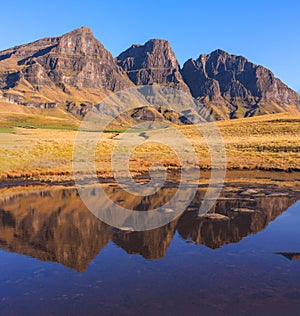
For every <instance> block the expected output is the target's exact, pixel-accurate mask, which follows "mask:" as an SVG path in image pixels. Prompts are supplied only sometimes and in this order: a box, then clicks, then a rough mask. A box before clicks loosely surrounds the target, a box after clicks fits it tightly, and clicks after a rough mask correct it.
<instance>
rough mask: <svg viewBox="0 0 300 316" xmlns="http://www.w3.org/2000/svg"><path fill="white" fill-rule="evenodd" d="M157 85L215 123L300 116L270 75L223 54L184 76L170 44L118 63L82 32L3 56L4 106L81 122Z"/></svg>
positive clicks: (155, 44)
mask: <svg viewBox="0 0 300 316" xmlns="http://www.w3.org/2000/svg"><path fill="white" fill-rule="evenodd" d="M155 84H157V85H163V86H168V87H172V88H175V89H178V90H181V91H183V92H185V93H187V96H189V97H191V96H193V97H194V98H197V99H198V100H199V101H200V102H201V103H202V104H203V105H204V106H206V107H207V108H208V109H209V111H210V113H212V114H211V115H212V118H216V119H228V118H239V117H247V116H254V115H261V114H268V113H278V112H284V111H299V110H300V96H299V95H298V94H297V93H296V92H294V91H293V90H291V89H290V88H288V87H287V86H286V85H285V84H284V83H282V82H281V81H280V80H279V79H277V78H275V77H274V75H273V73H272V72H271V71H270V70H268V69H266V68H264V67H262V66H258V65H255V64H253V63H251V62H249V61H248V60H247V59H246V58H244V57H242V56H235V55H230V54H228V53H226V52H224V51H222V50H216V51H214V52H212V53H210V54H208V55H200V57H199V58H198V59H197V60H193V59H189V60H188V61H187V62H186V63H185V64H184V66H183V68H182V69H181V68H180V66H179V63H178V61H177V59H176V56H175V54H174V52H173V51H172V49H171V46H170V43H169V42H168V41H166V40H158V39H152V40H149V41H148V42H146V43H145V44H144V45H132V46H131V47H130V48H129V49H127V50H126V51H124V52H123V53H121V54H120V55H119V56H118V57H117V58H116V59H114V58H113V57H112V55H111V53H110V52H108V51H107V50H106V49H105V48H104V46H103V45H102V44H101V43H100V42H99V41H98V40H97V39H95V38H94V36H93V33H92V31H91V30H90V29H89V28H88V27H82V28H79V29H76V30H74V31H72V32H69V33H67V34H65V35H62V36H59V37H51V38H44V39H41V40H38V41H36V42H33V43H29V44H26V45H20V46H16V47H13V48H10V49H7V50H5V51H2V52H0V96H1V99H2V100H3V101H6V102H13V103H18V104H23V105H30V106H39V107H42V108H49V107H50V108H51V107H54V106H61V107H63V108H65V109H66V110H69V111H70V112H72V113H73V114H80V115H84V114H85V113H86V112H87V110H88V109H89V108H90V107H92V106H93V105H95V104H98V103H99V102H100V101H101V100H102V99H103V98H104V97H105V96H106V95H108V94H110V93H111V92H115V91H119V90H122V89H124V88H129V87H134V85H155ZM188 104H190V103H188ZM83 108H84V111H83Z"/></svg>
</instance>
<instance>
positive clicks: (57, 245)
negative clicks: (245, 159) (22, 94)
mask: <svg viewBox="0 0 300 316" xmlns="http://www.w3.org/2000/svg"><path fill="white" fill-rule="evenodd" d="M108 189H109V190H111V193H112V195H114V196H115V198H116V200H118V201H120V203H126V197H124V196H123V193H122V192H120V190H119V189H118V188H116V187H115V186H111V187H109V188H108ZM173 190H174V188H165V189H164V190H162V192H161V193H160V194H159V195H158V196H156V197H155V199H154V200H153V201H152V200H151V199H150V200H149V199H148V200H147V199H146V200H145V199H144V200H141V201H136V200H134V201H133V200H129V201H128V200H127V203H131V206H134V207H135V208H136V209H139V210H142V209H143V208H145V207H146V208H149V207H155V206H156V205H157V204H159V203H160V202H163V201H165V199H166V198H167V197H169V196H172V194H173ZM203 191H204V190H203V189H202V188H200V189H199V191H198V194H197V195H196V197H195V199H194V200H193V202H192V204H191V205H190V207H189V208H188V209H187V210H186V211H185V212H184V213H183V214H182V215H181V216H180V217H179V218H177V219H176V220H174V221H173V222H171V223H169V224H168V225H166V226H164V227H161V228H158V229H155V230H151V231H145V232H130V231H127V232H124V231H120V230H117V229H114V228H113V227H111V226H109V225H107V224H105V223H103V222H101V221H100V220H98V219H97V218H96V217H95V216H94V215H93V214H91V213H90V212H89V211H88V210H87V209H86V208H85V206H84V205H83V203H82V202H81V200H80V198H79V197H78V194H77V192H76V190H75V189H72V188H51V189H50V188H44V189H42V190H40V189H39V190H37V189H34V188H33V189H32V190H26V191H24V192H23V191H22V190H21V191H18V192H16V190H15V191H13V190H6V191H5V192H4V193H3V192H2V194H1V199H0V247H1V249H2V250H0V269H1V270H0V271H1V274H0V304H1V305H0V314H1V315H40V314H44V315H51V314H52V315H53V314H56V315H66V314H67V315H82V314H88V315H123V314H124V315H139V314H143V315H153V314H155V315H187V314H189V315H243V314H244V315H252V314H254V313H255V315H265V314H272V315H286V314H289V315H298V311H299V308H300V261H299V260H298V259H299V258H300V255H299V254H298V253H300V230H299V227H300V201H298V199H299V196H300V195H299V192H297V191H293V190H292V189H288V188H283V187H278V186H276V185H269V186H266V185H264V186H262V185H254V184H251V185H249V184H247V185H241V186H239V187H238V186H235V185H229V184H228V185H227V186H226V188H225V189H224V192H223V194H222V197H221V198H220V200H219V201H218V202H217V204H216V206H215V208H214V209H213V210H212V212H213V213H215V214H218V215H207V216H204V217H202V218H198V217H197V216H196V215H197V207H198V206H199V203H200V202H201V198H202V197H203V194H204V192H203ZM132 204H134V205H132Z"/></svg>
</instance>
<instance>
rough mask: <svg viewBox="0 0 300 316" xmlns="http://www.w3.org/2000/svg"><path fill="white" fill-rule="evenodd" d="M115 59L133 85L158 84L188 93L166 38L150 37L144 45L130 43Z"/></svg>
mask: <svg viewBox="0 0 300 316" xmlns="http://www.w3.org/2000/svg"><path fill="white" fill-rule="evenodd" d="M117 61H118V65H120V66H121V67H122V68H123V69H124V70H125V71H126V72H127V75H128V77H129V78H130V79H131V81H132V82H133V83H134V84H135V85H151V84H160V85H166V86H169V87H172V88H176V89H180V90H182V91H184V92H186V93H189V88H188V87H187V85H186V84H185V83H184V81H183V79H182V76H181V73H180V67H179V63H178V61H177V59H176V56H175V54H174V52H173V51H172V48H171V46H170V43H169V42H168V41H166V40H159V39H152V40H149V41H148V42H147V43H145V44H144V45H136V44H135V45H132V46H131V47H130V48H128V49H127V50H126V51H124V52H123V53H121V54H120V55H119V56H118V57H117Z"/></svg>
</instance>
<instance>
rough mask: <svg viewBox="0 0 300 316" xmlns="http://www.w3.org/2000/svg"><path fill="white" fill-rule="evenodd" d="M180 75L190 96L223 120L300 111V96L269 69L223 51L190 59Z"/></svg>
mask: <svg viewBox="0 0 300 316" xmlns="http://www.w3.org/2000/svg"><path fill="white" fill-rule="evenodd" d="M182 76H183V79H184V80H185V82H186V83H187V85H188V86H189V88H190V90H191V93H192V95H193V97H195V98H198V99H200V100H202V102H204V103H206V104H211V105H212V106H215V107H214V109H215V111H216V112H218V113H219V114H220V116H221V117H223V118H226V116H229V118H236V117H245V116H253V115H258V114H267V113H277V112H284V111H289V110H299V109H300V96H299V95H298V94H297V93H296V92H295V91H293V90H292V89H290V88H289V87H287V86H286V85H285V84H284V83H282V82H281V81H280V80H279V79H277V78H275V76H274V75H273V73H272V72H271V71H270V70H268V69H266V68H264V67H262V66H258V65H255V64H253V63H251V62H249V61H248V60H247V59H246V58H245V57H242V56H235V55H230V54H228V53H227V52H224V51H222V50H216V51H214V52H212V53H211V54H208V55H200V57H199V58H198V59H197V60H193V59H189V60H188V61H187V62H185V64H184V66H183V69H182Z"/></svg>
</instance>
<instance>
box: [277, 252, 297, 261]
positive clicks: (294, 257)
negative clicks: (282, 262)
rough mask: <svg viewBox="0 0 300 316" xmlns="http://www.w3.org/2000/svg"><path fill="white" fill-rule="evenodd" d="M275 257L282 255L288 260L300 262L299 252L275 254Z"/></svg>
mask: <svg viewBox="0 0 300 316" xmlns="http://www.w3.org/2000/svg"><path fill="white" fill-rule="evenodd" d="M275 253H276V254H277V255H282V256H284V257H285V258H287V259H289V260H300V252H275Z"/></svg>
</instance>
